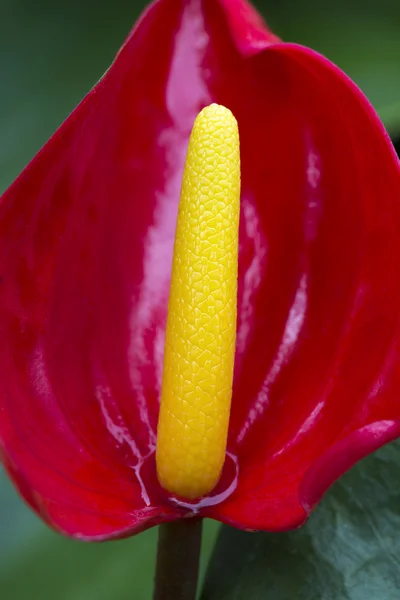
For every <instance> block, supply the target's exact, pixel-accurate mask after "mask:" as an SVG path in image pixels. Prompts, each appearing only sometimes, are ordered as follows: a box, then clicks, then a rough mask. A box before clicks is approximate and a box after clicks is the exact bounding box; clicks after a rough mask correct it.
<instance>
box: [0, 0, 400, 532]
mask: <svg viewBox="0 0 400 600" xmlns="http://www.w3.org/2000/svg"><path fill="white" fill-rule="evenodd" d="M212 102H217V103H220V104H223V105H225V106H227V107H228V108H230V109H231V110H232V112H233V113H234V114H235V117H236V118H237V121H238V124H239V129H240V135H241V167H242V191H241V220H240V223H241V224H240V233H239V238H240V244H239V279H238V330H237V342H236V362H235V373H234V381H233V395H232V409H231V418H230V424H229V432H228V452H229V455H230V456H231V457H233V458H230V459H229V461H230V462H229V461H227V462H226V468H225V469H224V472H223V473H222V479H221V483H220V484H219V486H220V487H218V489H217V490H216V491H215V493H214V492H213V493H212V495H211V496H213V495H214V494H215V495H217V496H218V495H219V494H222V495H219V496H218V498H217V499H215V498H214V500H212V497H207V498H206V501H207V502H206V503H203V504H202V506H201V507H198V508H199V511H200V514H202V515H207V516H211V517H214V518H217V519H220V520H223V521H225V522H228V523H231V524H234V525H236V526H239V527H242V528H251V529H270V530H279V529H286V528H291V527H296V526H298V525H300V524H301V523H302V522H304V520H305V519H306V517H307V515H308V513H309V511H310V510H311V508H312V506H314V504H315V503H316V502H318V500H319V499H320V497H321V495H322V494H323V493H324V491H325V490H326V489H327V488H328V487H329V485H330V484H331V483H332V482H333V481H334V480H335V479H336V478H337V477H338V476H339V475H340V474H341V473H342V472H343V471H345V470H346V469H347V468H349V467H350V466H351V465H352V464H353V463H354V462H355V461H356V460H358V459H360V458H362V457H363V456H364V455H365V454H367V453H369V452H371V451H373V450H374V449H376V448H377V447H379V446H380V445H382V444H383V443H385V442H387V441H389V440H391V439H393V438H394V437H396V436H397V435H398V432H399V423H398V419H399V416H400V405H399V402H398V395H399V394H398V393H399V386H400V369H399V360H398V359H399V316H400V315H399V310H400V277H399V268H398V256H399V255H400V209H399V189H400V186H399V165H398V161H397V158H396V157H395V155H394V153H393V150H392V148H391V146H390V142H389V140H388V139H387V136H386V134H385V132H384V130H383V128H382V126H381V125H380V123H379V121H378V120H377V118H376V116H375V114H374V112H373V110H372V109H371V107H370V106H369V104H368V102H367V101H366V99H365V98H364V97H363V96H362V94H361V93H360V92H359V90H358V89H357V88H356V87H355V86H354V85H353V84H352V83H351V82H350V81H349V80H348V79H347V78H346V77H345V76H344V75H343V73H341V72H340V71H339V70H338V69H337V68H336V67H334V66H333V65H331V64H330V63H329V62H328V61H326V60H325V59H323V58H322V57H320V56H319V55H317V54H315V53H314V52H313V51H311V50H308V49H306V48H303V47H300V46H297V45H294V44H285V43H281V42H279V40H278V39H277V38H276V37H275V36H274V35H273V34H271V33H270V32H269V31H268V30H267V29H266V28H265V26H264V24H263V23H262V21H261V19H260V18H259V16H258V15H257V14H256V13H255V11H254V10H253V9H252V8H250V6H249V5H248V4H247V3H246V2H244V0H217V1H216V0H202V1H199V0H186V1H184V0H181V1H176V0H159V1H158V2H157V3H156V4H153V5H152V7H150V8H149V9H148V10H147V12H146V13H145V14H144V16H143V17H142V19H141V21H140V22H139V23H138V25H137V27H136V28H135V29H134V30H133V32H132V33H131V35H130V36H129V38H128V40H127V41H126V43H125V44H124V46H123V47H122V49H121V51H120V52H119V54H118V56H117V58H116V60H115V62H114V64H113V65H112V66H111V68H110V69H109V71H108V72H107V73H106V75H105V76H104V78H103V79H102V80H101V82H100V83H99V84H98V85H97V86H96V87H95V88H94V89H93V90H92V92H90V94H89V95H88V96H87V97H86V98H85V100H84V101H83V102H82V104H81V105H80V106H79V107H78V108H77V109H76V111H75V112H74V113H73V114H72V115H71V117H70V118H69V119H68V120H67V121H66V123H64V125H63V126H62V127H61V128H60V130H59V131H58V132H57V133H56V134H55V135H54V136H53V138H52V139H51V140H50V142H49V143H48V144H47V145H46V146H45V147H44V149H43V150H42V151H41V152H40V153H39V154H38V155H37V156H36V157H35V159H34V160H33V161H32V163H31V164H30V165H29V166H28V167H27V169H26V170H25V171H24V172H23V173H22V175H21V176H20V177H19V178H18V180H17V181H16V182H15V183H14V184H13V185H12V186H11V188H10V189H9V190H8V191H7V192H6V193H5V195H4V196H3V198H2V201H1V206H0V275H1V283H0V327H1V335H0V439H1V448H2V457H3V460H4V464H5V465H6V467H7V469H8V471H9V473H10V475H11V476H12V478H13V479H14V481H15V483H16V484H17V486H18V487H19V490H20V492H21V493H22V494H23V496H24V497H25V499H26V500H27V501H28V502H29V503H30V505H31V506H32V507H33V508H34V509H35V510H36V511H37V512H38V513H40V514H41V515H42V517H43V518H44V519H46V521H47V522H49V523H50V524H51V525H52V526H53V527H55V528H57V529H58V530H60V531H63V532H65V533H67V534H70V535H73V536H77V537H82V538H85V539H102V538H107V537H112V536H114V537H115V536H122V535H128V534H130V533H133V532H136V531H140V529H143V528H145V527H148V526H151V525H153V524H156V523H159V522H161V521H163V520H167V519H174V518H179V517H181V516H186V515H187V514H189V513H191V508H190V507H187V506H183V505H177V504H176V502H173V501H171V500H170V499H169V495H167V494H165V493H164V492H163V490H162V488H161V486H160V485H159V483H158V481H157V477H156V471H155V461H154V450H155V443H156V426H157V418H158V406H159V398H160V389H161V377H162V364H163V352H164V338H165V323H166V314H167V302H168V292H169V284H170V272H171V262H172V250H173V240H174V233H175V224H176V216H177V207H178V199H179V189H180V185H181V177H182V171H183V163H184V157H185V153H186V150H187V144H188V138H189V134H190V130H191V128H192V126H193V122H194V119H195V117H196V115H197V114H198V112H199V111H200V110H201V109H202V108H203V107H204V106H205V105H208V104H211V103H212ZM234 461H236V462H234ZM232 464H235V465H237V470H235V469H233V468H232ZM229 493H230V495H229ZM223 498H225V499H224V501H220V502H219V503H216V504H215V505H214V506H211V505H210V504H211V503H212V502H218V500H222V499H223Z"/></svg>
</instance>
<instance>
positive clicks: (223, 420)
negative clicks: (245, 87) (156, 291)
mask: <svg viewBox="0 0 400 600" xmlns="http://www.w3.org/2000/svg"><path fill="white" fill-rule="evenodd" d="M239 199H240V154H239V134H238V128H237V122H236V119H235V118H234V116H233V115H232V113H231V111H230V110H228V109H227V108H225V107H223V106H220V105H217V104H212V105H210V106H208V107H206V108H204V109H203V110H202V111H201V113H200V114H199V116H198V117H197V118H196V121H195V124H194V127H193V131H192V133H191V136H190V139H189V147H188V153H187V157H186V163H185V169H184V173H183V182H182V190H181V198H180V203H179V212H178V222H177V227H176V234H175V245H174V257H173V265H172V276H171V290H170V298H169V303H168V317H167V328H166V340H165V351H164V373H163V380H162V391H161V407H160V417H159V423H158V430H157V473H158V477H159V480H160V482H161V484H162V485H163V487H165V488H166V489H167V490H169V491H170V492H174V493H176V494H178V495H179V496H182V497H184V498H198V497H199V496H204V495H205V494H207V493H208V492H211V490H212V489H213V488H214V487H215V485H216V483H217V482H218V479H219V477H220V475H221V471H222V466H223V464H224V460H225V451H226V440H227V436H228V424H229V414H230V407H231V396H232V378H233V364H234V354H235V341H236V295H237V272H238V228H239Z"/></svg>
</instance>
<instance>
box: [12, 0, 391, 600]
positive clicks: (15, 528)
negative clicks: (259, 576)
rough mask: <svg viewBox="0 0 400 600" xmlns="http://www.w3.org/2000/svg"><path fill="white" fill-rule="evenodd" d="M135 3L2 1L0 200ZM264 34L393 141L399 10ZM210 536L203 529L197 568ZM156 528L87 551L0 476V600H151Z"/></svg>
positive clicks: (284, 12)
mask: <svg viewBox="0 0 400 600" xmlns="http://www.w3.org/2000/svg"><path fill="white" fill-rule="evenodd" d="M145 4H146V3H145V2H144V1H143V0H107V1H105V0H81V1H78V0H69V1H66V2H62V1H58V2H54V0H0V82H1V83H0V192H1V191H3V190H4V189H5V188H6V187H7V186H8V185H9V184H10V183H11V181H12V180H13V179H14V178H15V176H16V175H17V174H18V173H19V171H20V170H21V169H22V168H23V167H24V165H25V164H26V163H27V162H28V161H29V159H30V158H31V157H32V156H33V155H34V153H35V152H36V151H37V150H38V149H39V148H40V146H41V145H42V144H43V143H44V142H45V141H46V139H47V138H48V137H49V136H50V134H51V133H52V132H53V131H54V130H55V129H56V128H57V126H58V125H59V124H60V123H61V122H62V121H63V119H64V118H65V117H66V116H67V115H68V113H69V112H70V111H71V110H72V109H73V108H74V106H75V105H76V104H77V103H78V101H79V100H80V99H81V98H82V97H83V96H84V94H85V93H86V92H87V91H88V90H89V89H90V88H91V87H92V85H93V84H94V83H95V82H96V81H97V80H98V79H99V78H100V77H101V75H102V74H103V73H104V71H105V70H106V69H107V67H108V65H109V64H110V62H111V61H112V59H113V57H114V55H115V53H116V51H117V50H118V48H119V46H120V45H121V43H122V41H123V40H124V38H125V37H126V35H127V33H128V32H129V30H130V27H131V25H132V24H133V22H134V21H135V19H136V18H137V16H138V14H139V13H140V11H141V10H142V8H143V7H144V5H145ZM255 4H256V5H257V6H258V8H259V9H260V10H261V12H262V13H263V14H264V15H265V17H266V19H267V21H268V23H269V24H270V26H271V28H272V29H273V30H274V31H275V32H276V33H277V34H278V35H280V36H281V37H282V38H283V39H285V40H287V41H296V42H300V43H303V44H306V45H308V46H311V47H312V48H315V49H316V50H319V51H320V52H322V53H323V54H325V55H326V56H328V57H329V58H330V59H332V60H333V61H334V62H336V63H337V64H338V65H339V66H340V67H342V68H343V69H344V70H345V71H346V72H347V73H348V74H349V75H350V76H351V77H352V78H353V79H354V80H355V81H356V82H357V83H358V84H359V85H360V87H361V88H362V89H363V90H364V92H365V93H366V94H367V96H368V97H369V98H370V100H371V101H372V103H373V104H374V106H375V107H376V109H377V110H378V112H379V114H380V115H381V117H382V119H383V120H384V122H385V124H386V126H387V128H388V130H389V133H390V134H391V135H392V137H393V138H394V139H396V140H399V139H400V1H399V0H335V1H333V0H320V1H319V2H318V1H317V0H258V1H256V2H255ZM217 529H218V526H217V525H216V524H215V523H211V522H210V523H207V524H206V532H205V543H204V551H203V569H204V566H205V564H206V562H207V559H208V557H209V554H210V550H211V548H212V545H213V542H214V539H215V536H216V533H217ZM156 534H157V532H156V531H155V530H151V531H149V532H146V533H144V534H141V535H140V536H138V537H136V538H132V539H130V540H125V541H122V542H113V543H109V544H100V545H96V544H93V545H86V544H82V543H77V542H73V541H71V540H66V539H63V538H61V537H59V536H57V535H56V534H54V533H53V532H51V531H49V530H48V529H47V528H46V527H45V526H44V525H43V524H42V523H41V522H40V521H39V520H38V519H37V518H36V517H35V516H34V515H32V514H31V513H30V511H29V510H28V509H27V508H25V506H24V505H23V503H22V502H21V501H20V500H19V498H18V497H17V495H16V494H15V492H14V491H13V489H12V487H11V485H10V484H9V483H8V481H7V479H6V476H5V475H4V473H3V472H2V471H0V598H1V599H2V600H28V599H32V598H41V599H43V600H47V599H60V600H70V599H71V600H92V599H93V600H94V599H96V600H106V599H107V600H108V599H110V598H112V599H113V600H128V598H135V599H136V600H142V599H143V600H147V599H150V597H151V588H152V577H153V568H154V557H155V542H156Z"/></svg>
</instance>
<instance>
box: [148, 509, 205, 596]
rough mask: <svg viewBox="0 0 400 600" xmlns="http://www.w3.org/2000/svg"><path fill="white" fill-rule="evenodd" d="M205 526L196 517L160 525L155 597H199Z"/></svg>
mask: <svg viewBox="0 0 400 600" xmlns="http://www.w3.org/2000/svg"><path fill="white" fill-rule="evenodd" d="M201 529H202V519H196V518H189V519H180V520H179V521H173V522H172V523H164V525H160V527H159V533H158V551H157V566H156V577H155V588H154V600H195V598H196V590H197V579H198V574H199V560H200V548H201Z"/></svg>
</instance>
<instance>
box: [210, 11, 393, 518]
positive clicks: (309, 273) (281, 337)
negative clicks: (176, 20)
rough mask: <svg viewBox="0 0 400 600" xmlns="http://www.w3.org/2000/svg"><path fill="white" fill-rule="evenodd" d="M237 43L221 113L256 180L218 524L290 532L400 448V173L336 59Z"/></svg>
mask: <svg viewBox="0 0 400 600" xmlns="http://www.w3.org/2000/svg"><path fill="white" fill-rule="evenodd" d="M220 6H222V7H223V8H224V10H226V11H228V13H229V11H230V10H231V8H232V7H233V5H230V3H229V2H220ZM217 18H218V10H217V9H215V13H214V15H213V17H212V22H213V23H215V21H216V19H217ZM226 21H227V23H229V22H230V18H229V15H228V18H227V19H226ZM210 23H211V17H210ZM209 27H210V29H211V24H210V25H209ZM222 31H224V28H223V27H222V26H221V29H220V31H219V36H218V44H219V46H220V47H221V48H222V50H221V52H220V54H219V56H220V57H224V58H223V59H222V60H221V66H220V68H221V76H220V78H219V80H218V93H217V94H216V98H217V101H219V102H222V103H226V104H227V105H228V106H229V107H230V108H232V110H233V111H234V113H235V115H236V117H237V118H238V122H239V128H240V132H241V149H242V169H243V171H242V177H243V193H242V204H243V219H242V237H241V242H242V248H241V249H242V255H241V262H240V268H241V269H242V274H241V278H240V284H241V287H242V293H241V296H240V312H239V328H238V357H237V363H236V378H235V383H234V396H233V404H232V420H231V424H230V444H229V449H230V451H231V453H232V454H233V455H236V456H237V459H238V463H239V472H238V481H237V489H236V492H235V493H234V494H232V495H231V496H230V498H229V499H227V500H226V501H225V502H224V503H222V504H220V505H218V506H215V507H213V508H211V509H208V510H207V511H206V512H205V513H204V514H207V515H210V516H213V517H215V518H218V519H221V520H223V521H226V522H228V523H231V524H233V525H236V526H238V527H243V528H249V529H269V530H282V529H287V528H291V527H296V526H298V525H300V524H301V523H302V522H303V521H304V520H305V519H306V517H307V515H308V513H309V511H310V509H311V507H312V506H314V505H315V503H316V502H317V501H318V500H319V499H320V497H321V496H322V494H323V493H324V492H325V491H326V489H327V488H328V487H329V486H330V485H331V484H332V483H333V481H334V480H335V479H336V478H337V477H338V476H340V475H341V474H342V473H343V472H344V471H345V470H347V469H348V468H349V467H350V466H351V465H352V464H354V462H355V461H356V460H359V459H360V458H362V457H363V456H365V455H366V454H368V453H369V452H372V451H374V450H376V449H377V448H378V447H379V446H380V445H382V444H384V443H385V442H387V441H390V440H392V439H394V438H395V437H397V436H398V435H399V433H400V421H399V417H400V403H399V402H398V391H399V384H400V381H399V374H400V369H399V366H398V365H399V352H398V344H399V306H400V276H399V271H398V257H399V256H400V170H399V163H398V159H397V157H396V156H395V153H394V151H393V148H392V146H391V144H390V141H389V139H388V137H387V134H386V133H385V131H384V129H383V127H382V125H381V124H380V123H379V121H378V119H377V117H376V115H375V113H374V111H373V109H372V108H371V106H370V105H369V104H368V102H367V100H366V99H365V98H364V97H363V95H362V94H361V92H360V91H359V90H358V89H357V88H356V87H355V85H354V84H353V83H352V82H351V81H350V80H349V79H348V78H347V77H346V76H345V75H344V74H343V73H342V72H340V71H339V70H338V69H337V68H336V67H334V66H333V65H332V64H330V63H329V62H328V61H327V60H326V59H324V58H323V57H321V56H319V55H318V54H316V53H315V52H313V51H311V50H308V49H305V48H302V47H300V46H296V45H293V44H275V45H269V44H268V41H269V34H268V32H266V33H265V36H266V37H265V42H266V43H265V48H262V43H260V40H259V39H258V40H257V43H256V45H253V42H252V38H251V36H249V38H248V39H247V42H248V45H249V47H248V48H246V47H244V48H243V43H238V42H237V32H236V31H235V30H234V29H231V30H229V27H228V31H226V30H225V32H224V35H223V34H222ZM244 37H245V36H244ZM247 42H246V41H245V42H244V45H245V44H246V43H247ZM260 47H261V48H262V49H261V50H260V51H259V48H260ZM223 61H225V62H223ZM233 64H234V65H235V67H234V69H233V68H232V73H231V72H230V67H231V66H232V65H233ZM241 90H246V93H244V92H243V91H242V92H241Z"/></svg>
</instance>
